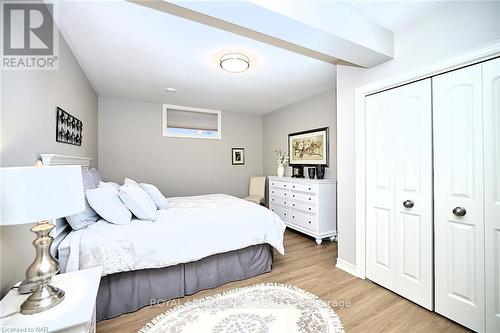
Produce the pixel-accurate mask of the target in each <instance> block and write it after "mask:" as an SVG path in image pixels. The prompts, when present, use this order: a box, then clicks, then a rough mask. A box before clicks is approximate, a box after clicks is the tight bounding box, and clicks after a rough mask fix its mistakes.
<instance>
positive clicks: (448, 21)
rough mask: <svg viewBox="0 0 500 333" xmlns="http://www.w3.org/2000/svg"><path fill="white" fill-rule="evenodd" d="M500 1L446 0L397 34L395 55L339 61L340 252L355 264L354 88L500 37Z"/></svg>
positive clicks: (338, 213) (437, 60)
mask: <svg viewBox="0 0 500 333" xmlns="http://www.w3.org/2000/svg"><path fill="white" fill-rule="evenodd" d="M499 17H500V2H486V1H484V2H483V1H478V2H446V3H444V4H443V5H442V6H441V7H439V8H438V9H436V10H434V11H433V12H432V13H431V14H430V15H428V16H426V17H424V18H423V19H422V20H420V21H417V22H415V23H413V24H411V25H410V26H408V27H406V28H405V29H403V30H401V31H399V32H397V33H396V34H395V55H396V57H395V59H394V60H392V61H389V62H386V63H384V64H381V65H379V66H376V67H374V68H371V69H360V68H353V67H347V66H337V110H338V112H337V126H338V171H337V177H338V184H337V197H338V199H337V200H338V205H337V207H338V211H337V215H338V229H339V242H338V256H339V258H340V259H342V260H344V261H346V262H348V263H351V264H355V263H356V228H355V218H356V214H355V201H354V200H355V192H354V186H355V179H354V167H355V165H354V140H355V136H354V90H355V89H356V88H357V87H360V86H363V85H365V84H368V83H372V82H375V81H379V80H382V79H385V78H388V77H390V76H393V75H396V74H402V73H405V72H410V71H412V70H416V69H418V68H423V67H426V66H429V65H431V64H434V63H437V62H439V61H443V60H445V59H447V58H451V57H454V56H457V55H459V54H460V53H463V52H466V51H467V50H469V49H471V48H476V47H479V46H480V45H483V44H485V43H489V42H491V41H493V40H496V39H499V38H500V24H499Z"/></svg>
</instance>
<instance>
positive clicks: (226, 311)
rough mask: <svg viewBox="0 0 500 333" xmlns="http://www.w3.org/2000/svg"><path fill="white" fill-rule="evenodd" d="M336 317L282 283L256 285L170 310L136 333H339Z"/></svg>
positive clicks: (315, 300) (307, 295) (317, 300)
mask: <svg viewBox="0 0 500 333" xmlns="http://www.w3.org/2000/svg"><path fill="white" fill-rule="evenodd" d="M343 331H344V329H343V326H342V322H341V321H340V319H339V317H338V316H337V314H336V313H335V312H334V311H333V309H332V308H331V307H330V306H329V305H328V303H327V302H325V301H323V300H321V299H320V298H318V297H317V296H315V295H313V294H311V293H309V292H307V291H305V290H302V289H299V288H297V287H294V286H290V285H284V284H275V283H272V284H256V285H251V286H248V287H243V288H239V289H232V290H229V291H226V292H224V293H221V294H217V295H214V296H209V297H205V298H202V299H199V300H194V301H190V302H187V303H185V304H182V305H179V306H176V307H175V308H173V309H171V310H169V311H167V312H166V313H164V314H161V315H159V316H158V317H156V318H154V319H153V320H152V321H151V322H150V323H148V324H147V325H146V326H144V327H143V328H142V329H141V330H140V331H139V333H160V332H161V333H164V332H175V333H181V332H196V333H204V332H210V333H222V332H228V333H229V332H230V333H234V332H238V333H246V332H248V333H250V332H252V333H254V332H266V333H267V332H268V333H276V332H287V333H290V332H310V333H316V332H322V333H323V332H325V333H326V332H343Z"/></svg>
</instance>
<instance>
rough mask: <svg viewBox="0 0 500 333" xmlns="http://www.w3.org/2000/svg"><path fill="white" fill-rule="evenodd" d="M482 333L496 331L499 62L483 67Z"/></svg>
mask: <svg viewBox="0 0 500 333" xmlns="http://www.w3.org/2000/svg"><path fill="white" fill-rule="evenodd" d="M483 112H484V203H485V207H484V220H485V237H486V239H485V266H486V267H485V272H486V280H485V281H486V332H500V59H495V60H491V61H488V62H486V63H484V64H483Z"/></svg>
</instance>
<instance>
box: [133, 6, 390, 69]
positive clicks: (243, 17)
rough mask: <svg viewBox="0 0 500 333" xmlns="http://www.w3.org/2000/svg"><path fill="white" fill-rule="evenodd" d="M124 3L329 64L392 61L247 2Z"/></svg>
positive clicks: (362, 64)
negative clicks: (133, 4) (160, 12)
mask: <svg viewBox="0 0 500 333" xmlns="http://www.w3.org/2000/svg"><path fill="white" fill-rule="evenodd" d="M128 1H129V2H132V3H135V4H137V5H140V6H144V7H147V8H150V9H154V10H158V11H162V12H164V13H167V14H171V15H175V16H178V17H182V18H185V19H188V20H191V21H195V22H198V23H201V24H205V25H208V26H211V27H214V28H217V29H221V30H224V31H227V32H231V33H235V34H238V35H241V36H244V37H247V38H251V39H254V40H257V41H260V42H263V43H266V44H270V45H273V46H276V47H279V48H282V49H286V50H288V51H292V52H295V53H298V54H302V55H304V56H307V57H311V58H315V59H318V60H321V61H325V62H328V63H331V64H342V65H350V66H358V67H365V68H369V67H373V66H375V65H378V64H380V63H382V62H385V61H388V60H390V59H392V54H389V55H388V54H385V53H383V52H380V51H377V50H374V48H373V47H368V46H363V45H360V44H359V41H358V42H353V41H350V40H348V39H346V38H345V37H341V36H337V35H335V34H333V33H331V32H327V31H325V29H319V28H317V27H313V26H311V25H310V24H306V23H303V22H301V21H299V20H297V19H295V18H291V17H289V16H286V15H282V14H280V13H277V12H275V11H274V10H270V9H267V8H264V7H261V6H258V5H256V4H253V3H251V2H247V1H209V2H205V1H182V2H181V1H178V2H174V1H171V2H167V1H162V0H128ZM386 53H387V52H386Z"/></svg>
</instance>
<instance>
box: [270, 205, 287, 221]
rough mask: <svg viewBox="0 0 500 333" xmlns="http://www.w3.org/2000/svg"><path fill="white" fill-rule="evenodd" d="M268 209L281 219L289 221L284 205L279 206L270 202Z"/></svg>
mask: <svg viewBox="0 0 500 333" xmlns="http://www.w3.org/2000/svg"><path fill="white" fill-rule="evenodd" d="M269 209H270V210H271V211H273V212H275V213H276V214H277V215H278V216H279V217H280V218H281V219H282V220H284V221H289V220H290V212H289V209H288V208H286V207H281V206H278V205H275V204H270V205H269Z"/></svg>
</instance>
